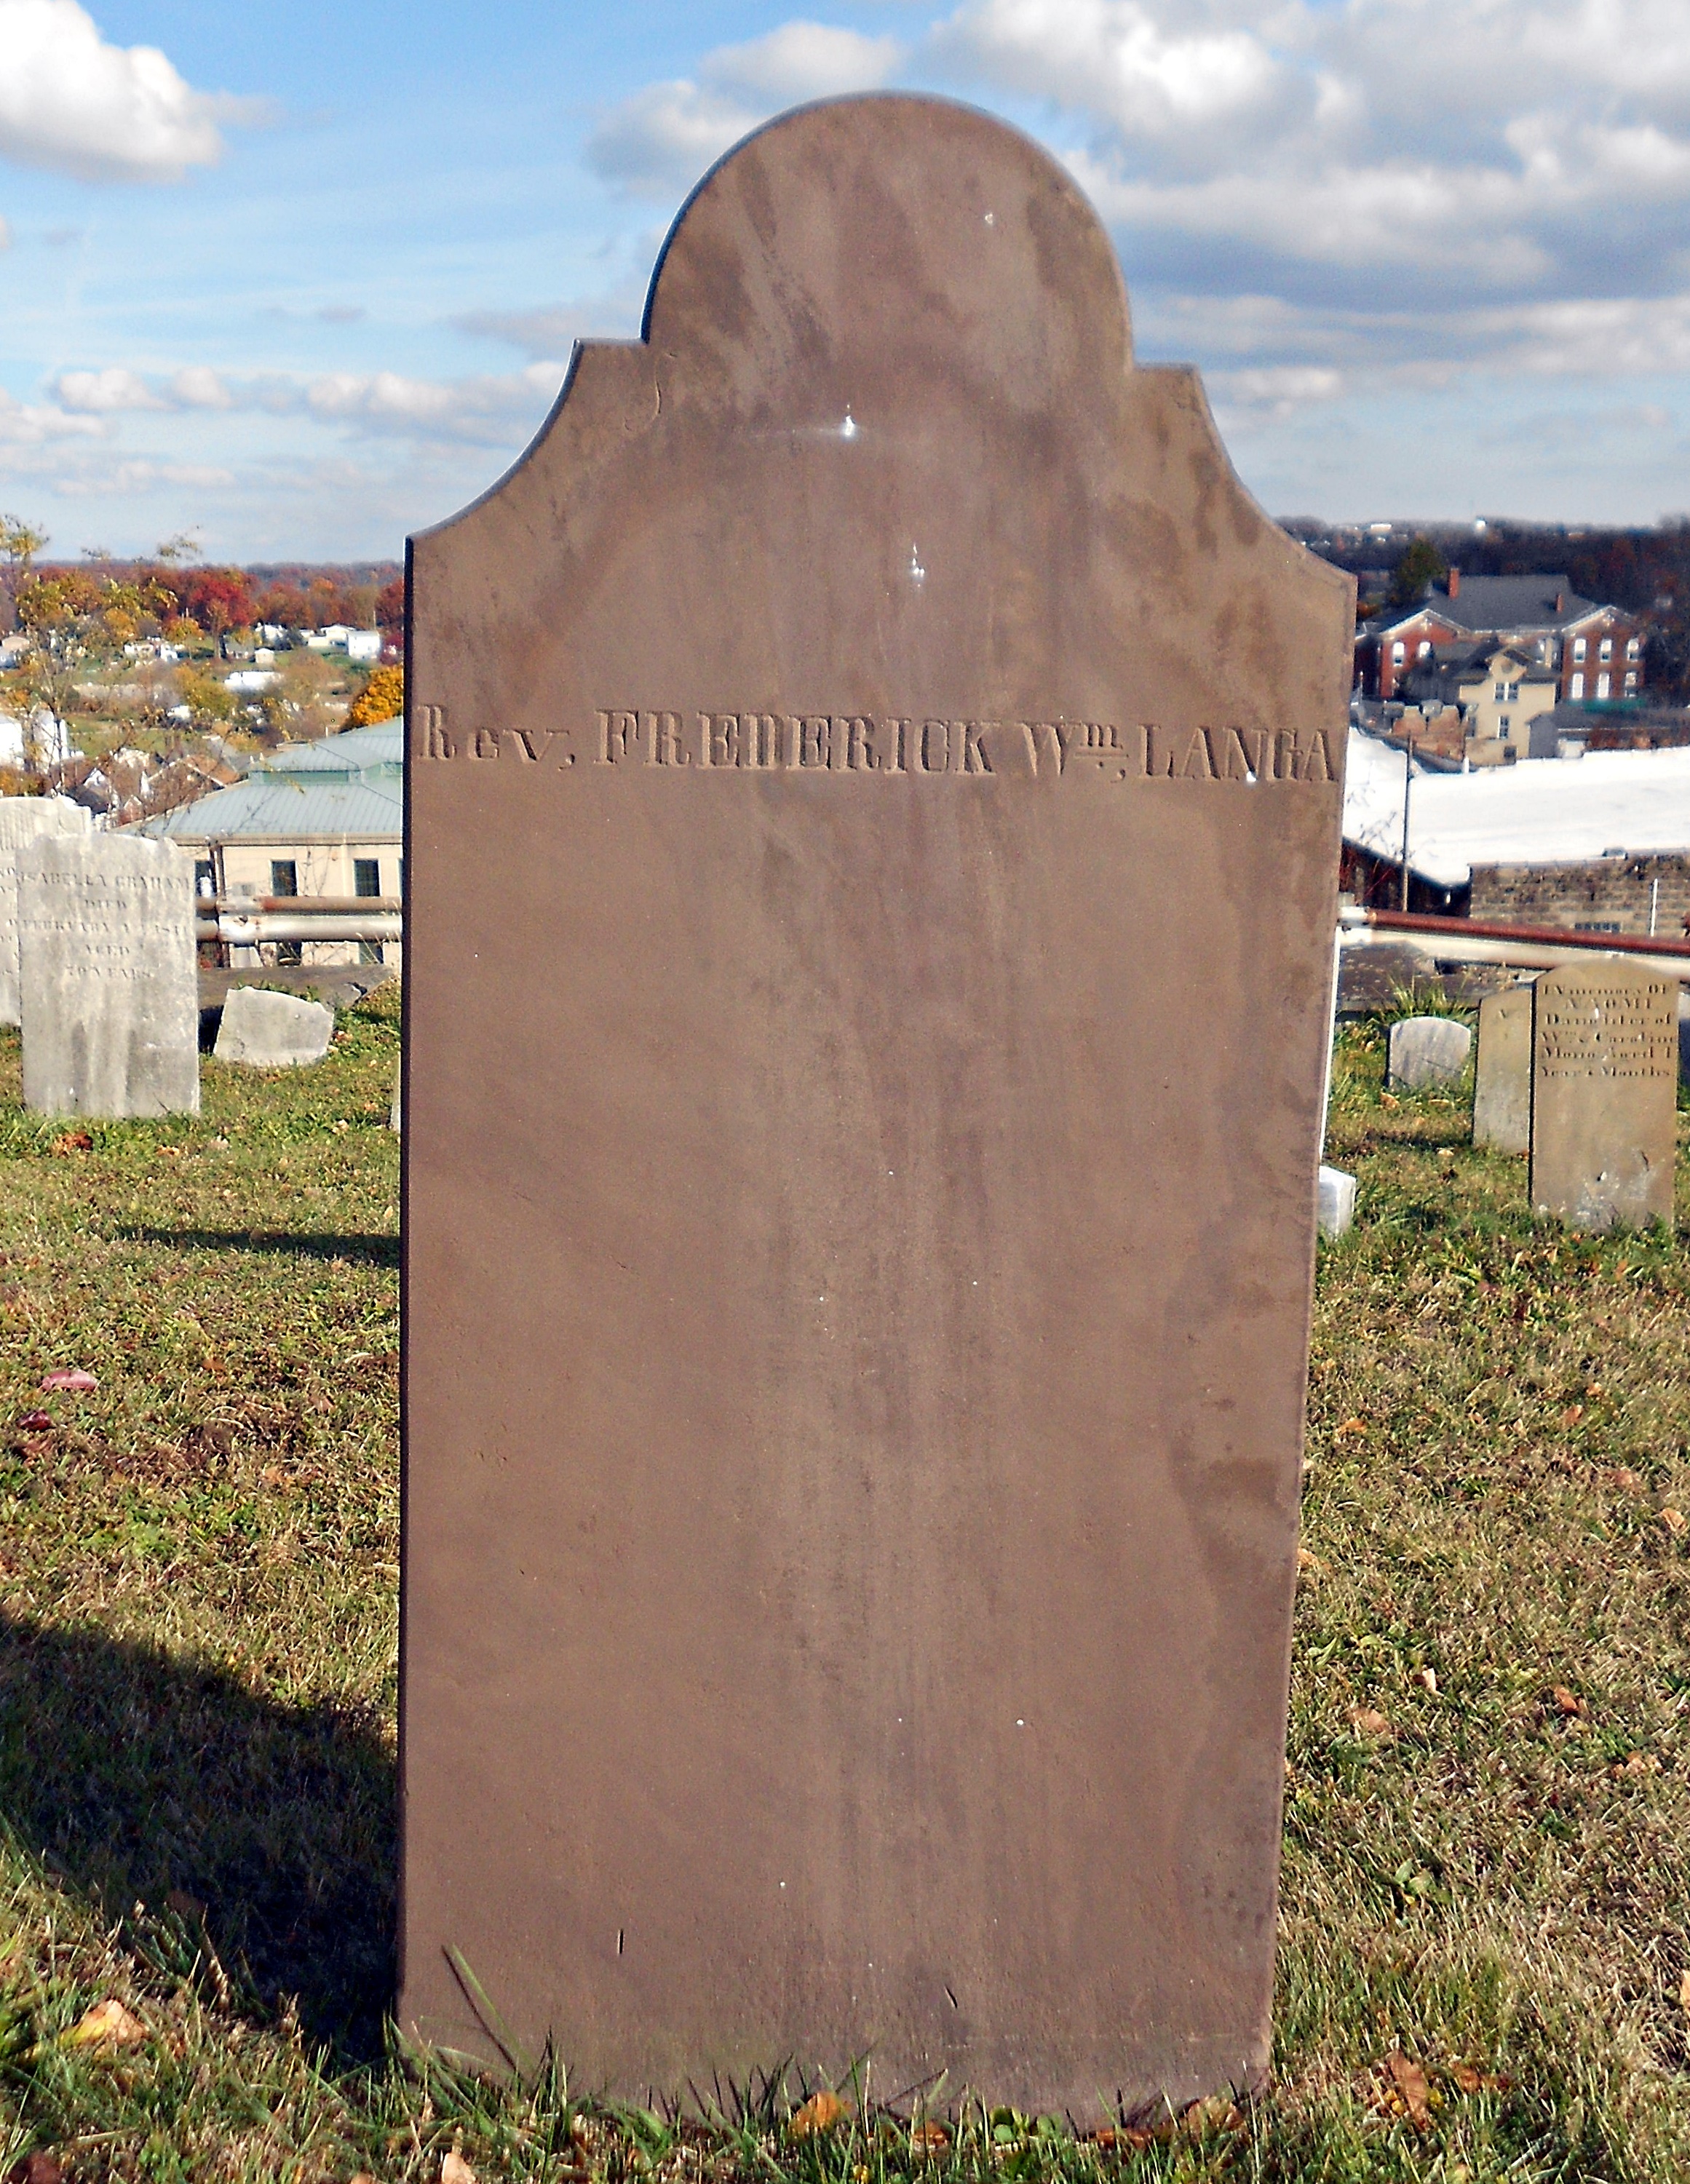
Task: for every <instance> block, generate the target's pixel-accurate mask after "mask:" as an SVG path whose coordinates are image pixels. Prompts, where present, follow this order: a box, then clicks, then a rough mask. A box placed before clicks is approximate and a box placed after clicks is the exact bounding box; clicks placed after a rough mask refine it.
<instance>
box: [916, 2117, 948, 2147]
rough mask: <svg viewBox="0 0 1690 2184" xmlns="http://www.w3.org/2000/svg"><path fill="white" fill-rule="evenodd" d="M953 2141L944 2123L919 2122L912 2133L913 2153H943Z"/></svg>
mask: <svg viewBox="0 0 1690 2184" xmlns="http://www.w3.org/2000/svg"><path fill="white" fill-rule="evenodd" d="M950 2143H951V2134H950V2132H949V2131H946V2129H945V2126H944V2125H943V2124H942V2123H918V2125H917V2126H915V2128H914V2130H913V2131H911V2133H910V2151H911V2153H943V2152H944V2151H945V2148H946V2147H947V2146H949V2145H950Z"/></svg>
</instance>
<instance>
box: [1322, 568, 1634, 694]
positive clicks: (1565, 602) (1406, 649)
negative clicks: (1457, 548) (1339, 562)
mask: <svg viewBox="0 0 1690 2184" xmlns="http://www.w3.org/2000/svg"><path fill="white" fill-rule="evenodd" d="M1479 638H1496V639H1497V640H1498V642H1499V643H1503V644H1509V645H1512V646H1514V648H1515V649H1517V650H1519V651H1520V652H1521V653H1522V655H1523V656H1525V657H1528V658H1530V659H1531V660H1533V661H1535V662H1536V663H1537V665H1538V666H1543V667H1553V668H1554V669H1555V670H1556V671H1557V674H1558V676H1559V683H1560V695H1561V697H1562V698H1564V699H1570V700H1572V701H1573V702H1574V703H1577V702H1578V701H1579V700H1581V699H1584V700H1587V701H1589V700H1595V701H1598V702H1602V701H1605V700H1612V699H1624V698H1635V697H1636V696H1637V695H1638V694H1639V693H1640V692H1641V691H1642V689H1643V625H1642V623H1641V622H1640V621H1639V620H1638V619H1637V616H1634V615H1628V614H1626V613H1624V612H1623V611H1622V610H1620V608H1618V607H1612V606H1601V605H1599V604H1598V603H1597V602H1596V601H1595V600H1594V599H1581V598H1580V597H1579V595H1578V594H1577V593H1576V592H1575V591H1574V589H1573V588H1572V584H1571V582H1570V580H1569V579H1568V578H1567V577H1565V576H1560V575H1554V574H1551V575H1548V576H1536V577H1463V576H1462V574H1461V571H1459V569H1452V570H1451V571H1450V572H1449V577H1448V580H1447V583H1446V584H1444V585H1442V586H1440V587H1436V588H1432V589H1430V590H1428V591H1427V592H1426V593H1425V594H1424V595H1423V596H1422V597H1421V598H1419V599H1416V600H1414V601H1413V602H1412V604H1409V605H1408V606H1402V607H1387V608H1386V609H1385V610H1384V611H1383V612H1382V613H1380V614H1378V615H1375V616H1369V619H1368V620H1367V621H1364V622H1363V623H1361V624H1360V626H1359V627H1358V629H1357V631H1356V688H1358V690H1359V691H1361V692H1362V693H1363V694H1364V696H1367V697H1369V698H1383V699H1390V698H1394V697H1396V696H1397V694H1398V689H1399V686H1400V685H1401V683H1402V682H1403V680H1404V678H1405V677H1408V675H1410V674H1412V673H1413V672H1414V670H1415V668H1416V667H1419V666H1427V665H1429V664H1430V663H1431V661H1432V660H1433V658H1434V655H1435V654H1436V650H1437V649H1438V648H1440V647H1442V646H1449V645H1455V644H1459V643H1474V642H1475V641H1476V640H1477V639H1479Z"/></svg>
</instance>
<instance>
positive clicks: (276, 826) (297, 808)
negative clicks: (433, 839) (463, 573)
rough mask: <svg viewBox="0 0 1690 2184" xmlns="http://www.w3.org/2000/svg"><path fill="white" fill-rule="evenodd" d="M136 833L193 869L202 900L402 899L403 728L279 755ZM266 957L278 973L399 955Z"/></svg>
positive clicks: (350, 945)
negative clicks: (283, 967)
mask: <svg viewBox="0 0 1690 2184" xmlns="http://www.w3.org/2000/svg"><path fill="white" fill-rule="evenodd" d="M134 831H135V832H136V833H142V834H152V835H155V836H157V837H158V838H160V839H161V840H164V841H168V842H173V843H174V844H176V848H177V849H178V850H181V853H182V855H184V856H187V857H192V860H193V868H194V887H195V892H196V893H197V894H203V895H218V896H220V897H224V898H229V897H238V896H242V895H248V896H251V897H253V898H254V900H264V899H265V898H266V897H272V896H277V895H331V896H357V895H364V896H375V895H386V896H390V897H397V896H400V895H403V894H404V725H403V723H402V722H400V721H381V722H379V723H377V725H376V726H375V727H369V728H351V729H349V730H347V732H346V733H344V734H342V735H337V736H325V737H324V738H322V739H321V741H320V742H317V743H306V744H284V745H283V747H282V749H280V750H279V751H276V753H274V754H273V755H271V757H269V758H267V759H265V760H263V761H262V762H261V763H260V764H259V765H257V766H254V767H253V769H252V771H251V772H249V773H248V775H247V777H246V778H245V779H244V780H243V781H240V782H237V783H236V784H235V785H234V787H233V788H221V789H219V790H217V791H216V792H215V794H212V795H210V796H202V797H201V798H199V799H198V801H197V802H195V803H192V804H185V805H181V807H180V808H179V809H178V810H176V811H167V812H164V813H162V814H160V816H159V817H158V818H156V819H148V820H146V821H144V822H142V824H141V825H140V826H139V827H136V828H135V829H134ZM239 952H240V954H241V955H243V956H247V955H248V954H249V953H256V951H248V950H240V951H239ZM265 953H266V955H269V954H274V955H275V956H276V960H277V961H284V962H286V961H291V962H296V963H297V962H310V963H345V962H355V961H360V960H362V961H365V962H371V961H374V962H380V961H389V962H394V961H398V960H399V955H400V944H399V942H397V941H392V940H389V941H385V942H383V941H356V940H308V941H292V942H290V941H282V942H277V943H273V944H266V947H265Z"/></svg>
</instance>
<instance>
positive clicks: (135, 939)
mask: <svg viewBox="0 0 1690 2184" xmlns="http://www.w3.org/2000/svg"><path fill="white" fill-rule="evenodd" d="M18 944H19V960H20V973H21V979H22V985H23V1011H22V1014H23V1045H24V1105H25V1106H26V1107H30V1108H33V1109H34V1110H35V1111H36V1112H37V1113H39V1114H45V1115H98V1116H103V1117H120V1116H125V1115H181V1114H187V1115H194V1114H198V1112H199V989H198V983H197V980H196V978H195V972H194V944H193V875H192V869H191V867H190V866H189V865H188V863H187V859H186V858H184V857H183V856H182V855H181V853H180V852H179V851H178V850H175V849H173V848H172V847H171V846H170V844H169V843H168V842H149V841H146V840H144V839H142V838H139V837H137V836H134V835H120V834H86V835H81V836H78V835H74V834H65V835H59V836H54V835H50V834H49V835H42V836H39V837H38V838H36V840H35V841H33V842H31V843H29V844H26V845H25V847H24V848H23V849H22V850H20V852H19V856H18Z"/></svg>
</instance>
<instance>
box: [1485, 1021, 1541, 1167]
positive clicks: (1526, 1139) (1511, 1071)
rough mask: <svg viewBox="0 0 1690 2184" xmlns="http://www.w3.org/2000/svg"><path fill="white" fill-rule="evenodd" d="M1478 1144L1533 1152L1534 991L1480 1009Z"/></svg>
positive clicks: (1498, 1149) (1518, 1151) (1503, 1150)
mask: <svg viewBox="0 0 1690 2184" xmlns="http://www.w3.org/2000/svg"><path fill="white" fill-rule="evenodd" d="M1473 1142H1474V1144H1475V1145H1489V1146H1490V1147H1491V1148H1492V1151H1496V1152H1499V1153H1523V1152H1529V1151H1531V988H1530V987H1529V986H1512V987H1510V988H1509V989H1508V991H1507V992H1506V993H1501V994H1488V995H1486V997H1485V999H1484V1000H1482V1001H1481V1002H1480V1004H1479V1054H1478V1060H1477V1061H1476V1062H1475V1066H1474V1073H1473Z"/></svg>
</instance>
